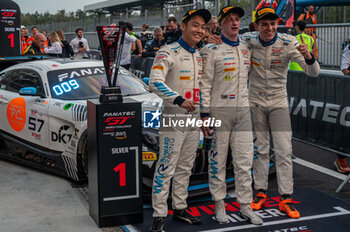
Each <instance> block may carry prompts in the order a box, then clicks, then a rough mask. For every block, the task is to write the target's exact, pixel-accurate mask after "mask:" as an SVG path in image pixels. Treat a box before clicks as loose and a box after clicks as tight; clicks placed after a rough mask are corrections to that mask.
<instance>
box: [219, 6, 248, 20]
mask: <svg viewBox="0 0 350 232" xmlns="http://www.w3.org/2000/svg"><path fill="white" fill-rule="evenodd" d="M230 13H237V14H238V15H239V17H241V18H242V17H243V16H244V10H243V9H242V8H240V7H238V6H236V7H233V6H225V7H224V8H222V9H221V10H220V13H219V16H218V19H219V22H221V21H222V20H223V19H224V18H225V17H226V16H227V15H228V14H230Z"/></svg>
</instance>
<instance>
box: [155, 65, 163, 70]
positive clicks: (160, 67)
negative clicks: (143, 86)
mask: <svg viewBox="0 0 350 232" xmlns="http://www.w3.org/2000/svg"><path fill="white" fill-rule="evenodd" d="M152 69H158V70H164V67H163V66H153V68H152Z"/></svg>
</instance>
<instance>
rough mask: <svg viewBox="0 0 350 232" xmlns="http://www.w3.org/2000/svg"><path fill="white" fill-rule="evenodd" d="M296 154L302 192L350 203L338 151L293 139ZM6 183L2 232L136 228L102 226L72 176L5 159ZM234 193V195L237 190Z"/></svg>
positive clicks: (1, 171) (0, 170)
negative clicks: (338, 165)
mask: <svg viewBox="0 0 350 232" xmlns="http://www.w3.org/2000/svg"><path fill="white" fill-rule="evenodd" d="M293 154H294V156H295V159H293V161H294V162H293V163H294V184H295V185H294V188H295V191H296V192H299V193H300V192H303V191H305V192H306V191H309V190H310V189H315V190H319V191H321V192H323V193H325V194H327V195H329V196H332V197H336V198H338V199H340V200H343V201H346V202H347V203H350V183H348V184H346V185H345V186H344V188H343V189H342V190H341V191H340V192H339V193H336V192H335V190H336V189H337V187H338V186H339V184H340V183H341V182H342V179H344V178H345V177H346V175H344V174H339V173H337V172H336V171H335V168H334V165H333V162H334V160H335V158H336V155H335V154H334V153H331V152H328V151H325V150H322V149H319V148H316V147H313V146H310V145H307V144H304V143H301V142H296V141H293ZM0 186H1V187H0V221H1V229H0V230H1V231H11V232H12V231H14V232H17V231H18V232H22V231H25V232H27V231H28V232H32V231H35V232H36V231H53V232H55V231H57V232H59V231H70V232H75V231H76V232H80V231H87V232H89V231H108V232H114V231H123V230H128V229H130V228H131V230H132V228H133V227H130V226H123V227H112V228H103V229H100V228H98V227H97V226H96V224H95V223H94V221H93V220H92V219H91V218H90V217H89V213H88V203H87V197H88V193H87V189H86V188H73V187H72V185H71V184H70V182H69V181H68V180H66V179H63V178H60V177H57V176H53V175H50V174H47V173H43V172H41V171H37V170H34V169H31V168H27V167H24V166H21V165H17V164H13V163H11V162H8V161H4V160H1V159H0ZM277 190H278V189H277V183H276V177H275V176H274V175H272V176H270V181H269V192H271V193H272V192H274V193H277V192H278V191H277ZM229 193H230V194H229V195H231V196H233V191H230V192H229ZM315 194H317V193H315ZM203 198H206V199H209V198H210V196H204V197H202V198H201V199H203ZM195 200H196V199H195ZM198 200H200V199H198ZM296 200H298V199H296ZM322 203H323V202H322V200H320V204H322ZM343 217H344V216H343ZM347 220H350V216H347ZM148 223H149V222H148ZM249 231H256V230H254V228H251V229H250V230H249ZM313 231H317V230H313ZM322 232H323V231H322Z"/></svg>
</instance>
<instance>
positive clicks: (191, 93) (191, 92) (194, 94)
mask: <svg viewBox="0 0 350 232" xmlns="http://www.w3.org/2000/svg"><path fill="white" fill-rule="evenodd" d="M199 92H200V91H199V89H184V91H183V97H184V98H185V99H187V100H193V101H195V102H199Z"/></svg>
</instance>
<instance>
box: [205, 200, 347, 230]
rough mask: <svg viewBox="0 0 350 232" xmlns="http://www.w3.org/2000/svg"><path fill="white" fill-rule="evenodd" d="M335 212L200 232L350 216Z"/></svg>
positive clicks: (344, 210)
mask: <svg viewBox="0 0 350 232" xmlns="http://www.w3.org/2000/svg"><path fill="white" fill-rule="evenodd" d="M333 208H334V209H335V210H337V212H334V213H325V214H318V215H312V216H306V217H301V218H299V219H292V218H291V219H284V220H277V221H272V222H264V224H263V225H261V226H256V225H252V224H250V225H243V226H232V227H226V228H220V229H219V228H217V229H214V230H204V231H202V232H214V231H215V232H218V231H235V230H243V229H249V228H259V227H264V226H271V225H277V224H284V223H292V222H300V221H308V220H314V219H320V218H329V217H335V216H341V215H347V214H350V211H348V210H346V209H343V208H342V207H339V206H337V207H333Z"/></svg>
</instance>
